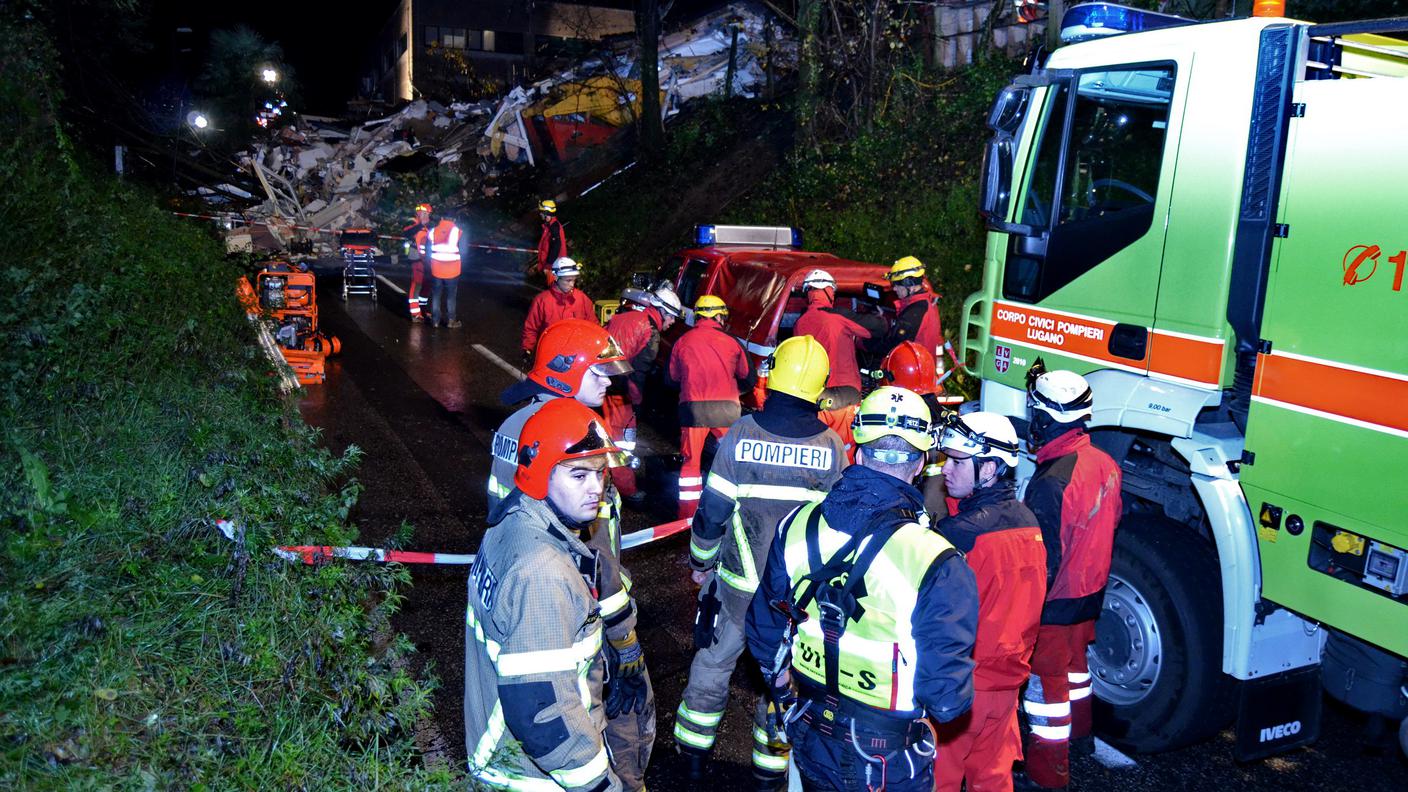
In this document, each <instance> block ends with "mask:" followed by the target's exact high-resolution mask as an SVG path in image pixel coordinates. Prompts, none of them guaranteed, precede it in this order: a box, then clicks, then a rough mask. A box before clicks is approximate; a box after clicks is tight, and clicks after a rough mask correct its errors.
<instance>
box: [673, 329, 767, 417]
mask: <svg viewBox="0 0 1408 792" xmlns="http://www.w3.org/2000/svg"><path fill="white" fill-rule="evenodd" d="M670 379H672V380H674V381H675V382H678V383H679V384H680V425H681V426H732V425H733V422H734V421H737V420H738V416H739V415H740V414H742V411H743V410H742V407H741V406H740V404H739V402H738V380H746V379H748V355H747V354H746V353H745V352H744V351H743V345H742V344H740V343H739V342H738V339H736V338H734V337H733V336H731V335H729V334H728V333H725V332H724V330H723V325H721V324H720V323H719V321H718V320H717V319H699V320H697V322H696V324H695V325H694V327H693V328H692V329H691V330H689V331H688V332H686V333H685V334H684V335H682V336H680V338H679V340H678V341H676V342H675V348H674V350H673V351H672V352H671V353H670Z"/></svg>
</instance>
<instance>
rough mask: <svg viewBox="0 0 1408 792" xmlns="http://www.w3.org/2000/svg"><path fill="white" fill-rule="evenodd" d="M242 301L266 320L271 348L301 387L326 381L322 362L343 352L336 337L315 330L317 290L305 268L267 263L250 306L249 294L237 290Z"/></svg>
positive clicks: (255, 282) (258, 277)
mask: <svg viewBox="0 0 1408 792" xmlns="http://www.w3.org/2000/svg"><path fill="white" fill-rule="evenodd" d="M240 291H241V292H242V293H241V300H242V301H243V302H244V303H245V309H246V310H248V311H250V313H251V314H258V313H263V314H265V315H267V316H268V318H269V320H270V324H271V325H272V326H271V328H270V330H271V332H272V334H273V337H274V344H275V345H276V346H278V348H279V352H280V353H282V354H283V356H284V359H285V360H287V361H288V364H289V366H290V367H291V368H293V372H294V373H295V374H297V375H298V382H299V384H300V385H312V384H317V383H321V382H323V380H324V379H326V374H325V371H324V361H325V360H326V359H327V356H328V355H335V354H337V353H338V351H339V350H340V349H341V348H342V345H341V344H340V343H339V342H338V340H337V338H336V337H335V336H326V335H323V333H322V332H320V331H319V330H318V300H317V287H316V284H315V279H314V276H313V273H312V272H309V271H308V266H307V265H306V264H290V263H288V262H286V261H270V262H266V263H265V264H264V268H263V269H262V270H260V271H259V273H258V274H257V275H255V277H254V294H253V298H254V299H253V301H252V302H251V300H250V299H249V298H250V295H249V294H248V290H247V289H246V288H244V287H242V288H241V289H240Z"/></svg>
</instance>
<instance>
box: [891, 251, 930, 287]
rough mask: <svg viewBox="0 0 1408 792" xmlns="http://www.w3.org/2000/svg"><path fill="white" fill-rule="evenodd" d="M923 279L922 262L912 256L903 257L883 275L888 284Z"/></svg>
mask: <svg viewBox="0 0 1408 792" xmlns="http://www.w3.org/2000/svg"><path fill="white" fill-rule="evenodd" d="M923 277H924V262H922V261H920V260H919V259H917V258H915V257H914V256H905V257H904V258H902V259H900V260H899V261H896V262H895V263H894V264H893V265H891V266H890V271H889V272H887V273H885V278H886V280H888V281H890V283H899V282H900V281H906V280H909V279H910V278H923Z"/></svg>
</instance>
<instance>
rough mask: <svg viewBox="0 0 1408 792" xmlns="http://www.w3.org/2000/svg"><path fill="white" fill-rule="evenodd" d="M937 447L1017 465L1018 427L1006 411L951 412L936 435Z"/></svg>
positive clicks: (942, 449) (1009, 465)
mask: <svg viewBox="0 0 1408 792" xmlns="http://www.w3.org/2000/svg"><path fill="white" fill-rule="evenodd" d="M939 450H940V451H945V452H948V451H957V452H958V453H960V454H968V455H969V456H972V457H977V458H979V459H996V460H998V461H1000V462H1002V463H1004V464H1006V465H1007V466H1008V467H1016V466H1017V430H1016V429H1014V428H1012V422H1011V421H1010V420H1008V418H1007V416H1005V415H998V414H997V413H990V412H974V413H968V414H967V415H954V416H951V417H950V418H949V419H948V421H947V422H946V423H945V424H944V431H943V434H941V435H939Z"/></svg>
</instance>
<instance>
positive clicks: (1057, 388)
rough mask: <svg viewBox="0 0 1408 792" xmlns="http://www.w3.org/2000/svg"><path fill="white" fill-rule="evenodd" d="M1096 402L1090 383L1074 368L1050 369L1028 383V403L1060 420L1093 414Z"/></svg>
mask: <svg viewBox="0 0 1408 792" xmlns="http://www.w3.org/2000/svg"><path fill="white" fill-rule="evenodd" d="M1094 403H1095V397H1094V395H1093V394H1092V393H1091V392H1090V383H1088V382H1086V381H1085V377H1082V376H1081V375H1079V374H1077V373H1075V372H1074V371H1066V370H1065V369H1059V370H1057V371H1047V372H1044V373H1042V374H1040V375H1038V376H1037V377H1036V379H1035V381H1033V382H1031V383H1030V384H1029V385H1028V386H1027V406H1028V407H1030V408H1032V409H1034V410H1041V411H1042V412H1044V413H1046V414H1047V415H1049V416H1051V418H1052V419H1053V420H1055V421H1056V422H1057V423H1063V424H1068V423H1075V422H1076V421H1079V420H1081V419H1082V418H1089V417H1090V412H1091V406H1092V405H1093V404H1094Z"/></svg>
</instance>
